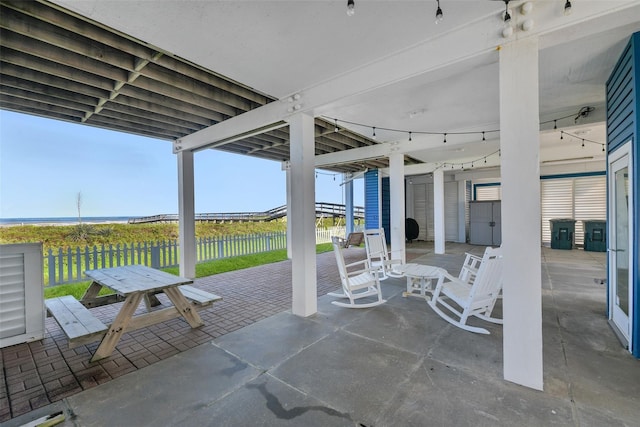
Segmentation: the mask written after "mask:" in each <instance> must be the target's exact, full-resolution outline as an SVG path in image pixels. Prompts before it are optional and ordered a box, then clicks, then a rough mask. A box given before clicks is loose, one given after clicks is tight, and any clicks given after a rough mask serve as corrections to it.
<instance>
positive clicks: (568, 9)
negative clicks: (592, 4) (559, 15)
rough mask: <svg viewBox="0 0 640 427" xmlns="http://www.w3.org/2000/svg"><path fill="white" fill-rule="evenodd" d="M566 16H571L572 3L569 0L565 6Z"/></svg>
mask: <svg viewBox="0 0 640 427" xmlns="http://www.w3.org/2000/svg"><path fill="white" fill-rule="evenodd" d="M564 14H565V16H567V15H571V2H570V1H569V0H567V1H566V2H565V4H564Z"/></svg>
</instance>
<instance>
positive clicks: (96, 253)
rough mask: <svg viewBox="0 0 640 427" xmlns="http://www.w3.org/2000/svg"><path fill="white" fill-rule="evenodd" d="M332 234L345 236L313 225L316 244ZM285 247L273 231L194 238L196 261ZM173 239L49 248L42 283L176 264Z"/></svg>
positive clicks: (339, 229)
mask: <svg viewBox="0 0 640 427" xmlns="http://www.w3.org/2000/svg"><path fill="white" fill-rule="evenodd" d="M331 236H341V237H344V236H345V227H331V228H326V229H320V228H318V229H316V244H320V243H328V242H331ZM286 248H287V233H286V232H284V231H282V232H273V233H261V234H246V235H239V236H222V237H202V238H199V239H196V254H197V262H198V263H200V262H206V261H212V260H216V259H222V258H230V257H235V256H241V255H251V254H257V253H261V252H269V251H274V250H278V249H286ZM179 249H180V248H179V245H178V242H177V241H176V240H168V241H159V242H144V243H131V244H122V245H120V244H117V245H101V246H93V247H89V246H85V247H84V248H81V247H76V248H75V249H73V248H69V249H66V250H63V249H58V250H57V251H56V250H53V249H49V251H48V253H47V254H45V255H44V270H45V277H44V283H45V285H48V286H53V285H59V284H63V283H73V282H81V281H85V280H87V278H86V276H85V275H84V271H85V270H95V269H97V268H110V267H119V266H123V265H132V264H142V265H148V266H150V267H153V268H167V267H177V266H178V262H179V255H180V254H179Z"/></svg>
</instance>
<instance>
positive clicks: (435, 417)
mask: <svg viewBox="0 0 640 427" xmlns="http://www.w3.org/2000/svg"><path fill="white" fill-rule="evenodd" d="M482 249H483V248H482V247H478V246H469V245H462V244H459V245H458V244H456V245H451V246H450V247H449V248H448V251H447V252H448V253H447V254H446V255H437V254H435V253H434V250H433V246H432V245H431V244H427V243H419V244H414V245H411V246H409V247H408V256H409V258H410V259H411V260H412V262H417V263H423V264H431V265H439V266H442V267H445V268H447V269H448V270H449V271H452V272H455V271H456V270H457V269H458V268H459V266H460V265H461V264H462V262H463V259H464V252H465V251H472V252H474V253H480V252H482ZM347 256H348V258H349V259H350V260H356V259H362V258H363V257H364V256H365V254H364V248H350V249H348V250H347ZM541 258H542V264H541V273H542V277H543V334H544V339H545V342H544V381H545V385H546V387H545V390H544V392H540V391H534V390H531V389H529V388H524V387H520V386H517V385H514V384H511V383H509V382H505V381H503V380H502V378H501V376H502V369H503V366H502V364H503V357H502V339H503V334H502V328H501V327H500V326H496V325H491V324H486V323H483V322H480V323H482V324H483V326H487V327H488V328H489V329H490V331H491V335H477V334H471V333H468V332H465V331H463V330H460V329H458V328H455V327H453V326H451V325H449V324H448V323H446V322H444V321H443V320H442V319H440V318H439V317H438V316H437V315H436V314H435V313H434V312H433V311H432V310H431V309H430V308H429V307H428V306H427V304H426V303H425V302H424V301H423V300H421V299H419V298H403V297H402V295H401V294H402V291H403V289H404V287H405V283H404V280H403V279H388V280H386V281H384V282H383V292H384V295H385V298H387V299H388V302H387V303H386V304H383V305H381V306H378V307H375V308H371V309H366V310H350V309H345V308H339V307H336V306H334V305H332V304H331V300H332V298H330V297H327V296H322V295H321V296H320V297H319V299H318V313H316V314H315V315H313V316H309V317H308V318H302V317H299V316H295V315H292V314H291V311H290V310H289V309H288V307H290V298H291V295H290V287H289V286H288V283H289V280H290V263H289V262H283V263H278V264H274V265H268V266H262V267H255V268H251V269H247V270H243V271H239V272H233V273H225V274H221V275H218V276H211V277H208V278H203V279H199V280H198V281H197V282H196V285H197V286H199V287H201V288H203V289H209V290H215V291H216V292H217V293H219V294H221V295H222V296H223V297H224V298H225V301H231V300H233V301H234V302H233V303H230V304H231V305H234V307H233V309H231V310H228V308H230V307H224V308H221V307H215V306H214V307H212V308H210V309H208V310H207V311H208V312H210V313H209V314H205V315H206V316H208V317H209V319H210V320H211V321H212V323H211V324H208V326H207V327H205V328H203V329H202V330H195V331H192V330H189V328H188V325H186V322H183V321H181V320H176V321H172V322H170V324H166V325H159V326H158V327H159V328H171V329H175V328H176V327H178V325H174V324H173V323H174V322H177V323H185V325H186V326H185V325H183V326H184V328H183V329H185V331H184V335H182V336H180V337H178V336H177V335H176V336H175V338H176V339H177V341H174V342H172V343H171V344H172V345H171V346H170V347H171V348H170V349H169V348H167V346H166V345H164V344H162V343H161V342H159V341H158V339H157V338H155V337H153V335H154V333H156V332H157V331H156V330H155V329H156V328H149V330H146V331H145V330H142V331H139V334H137V336H132V337H130V338H129V339H127V340H126V341H127V342H125V343H123V344H121V345H119V347H118V352H117V353H118V354H114V355H113V356H112V357H110V358H108V359H105V361H104V362H100V364H99V366H100V367H102V368H103V369H104V370H105V371H108V370H109V369H110V366H113V365H115V364H120V365H122V362H121V361H122V360H127V361H129V363H131V364H132V365H133V366H132V367H131V369H130V371H131V372H129V370H127V371H126V372H121V375H112V376H109V375H104V376H96V377H94V378H93V380H94V381H95V382H93V383H90V382H88V381H86V378H85V382H82V381H81V385H82V387H81V388H83V389H85V390H84V391H81V390H80V388H77V389H76V390H73V391H69V390H68V389H66V387H65V385H63V384H62V383H61V384H60V386H59V387H58V388H57V389H56V388H48V387H49V386H47V388H46V392H45V394H44V395H43V396H42V397H39V398H37V399H32V402H33V401H35V402H40V404H43V403H45V404H44V405H43V406H42V407H37V405H36V407H34V410H33V411H31V412H29V413H27V414H23V415H22V416H18V417H15V418H14V419H11V420H8V419H7V417H6V416H5V417H4V418H3V420H4V421H6V423H5V424H4V425H6V426H7V427H9V426H19V425H22V424H24V423H25V422H26V421H27V420H29V419H36V418H38V417H40V416H43V415H45V414H50V413H54V412H56V411H59V410H61V411H65V414H66V415H67V422H66V424H65V425H83V426H91V425H96V426H98V425H193V426H196V425H208V424H213V425H249V424H255V423H259V424H260V423H261V425H322V426H326V425H365V426H373V425H377V426H385V425H389V426H391V425H415V426H420V425H474V426H482V425H487V426H489V425H491V426H494V425H505V426H506V425H527V426H529V425H530V426H539V425H585V426H589V425H593V426H599V425H611V426H617V425H619V426H623V425H634V424H635V423H636V422H637V420H638V419H639V418H640V409H639V408H638V406H637V402H636V396H638V394H639V393H640V369H638V368H639V366H638V360H636V359H635V358H633V357H632V356H631V355H630V354H629V353H628V352H626V351H624V350H623V349H622V348H621V347H620V345H619V343H618V341H617V339H616V338H615V336H614V335H613V333H612V331H611V329H610V327H609V326H608V325H607V321H606V316H605V313H604V307H605V299H606V296H605V287H604V286H603V285H602V284H600V283H599V279H600V278H602V277H603V275H604V274H605V255H604V254H603V253H595V252H585V251H581V250H573V251H565V250H554V249H548V248H543V249H542V253H541ZM318 265H319V266H321V267H322V268H321V269H320V271H322V274H321V275H320V276H319V277H318V284H319V287H320V288H321V289H322V291H321V292H325V291H330V290H335V288H336V285H337V284H338V283H339V282H338V278H337V271H336V267H335V260H334V258H333V254H331V253H325V254H321V255H319V256H318ZM276 271H278V272H280V273H281V275H280V276H278V280H277V281H274V280H271V278H273V277H274V272H276ZM596 279H598V280H596ZM247 283H251V289H248V287H247ZM321 292H319V293H321ZM256 297H258V299H260V300H261V301H262V302H261V303H260V304H259V305H260V306H262V309H259V308H258V306H257V305H256V304H258V302H257V301H256ZM251 301H253V303H252V302H251ZM243 304H244V305H243ZM243 307H244V309H243ZM500 308H501V307H497V310H500ZM94 310H97V309H94ZM224 313H228V314H229V315H231V314H233V316H235V318H228V319H226V320H224V321H223V322H222V323H221V322H220V319H219V318H216V319H213V317H219V316H225V314H224ZM221 326H223V327H226V328H228V331H226V330H223V329H219V328H220V327H221ZM48 327H49V334H50V336H48V337H47V338H46V340H45V341H44V343H43V345H44V347H45V348H41V344H40V343H31V344H24V345H21V346H18V347H19V348H18V349H17V350H19V351H18V352H19V353H21V354H22V356H21V357H22V359H21V360H22V361H23V362H24V361H25V360H26V358H25V354H26V353H31V354H32V355H33V363H35V365H36V366H35V367H36V369H37V371H38V375H37V377H36V378H32V379H31V380H30V381H31V382H33V381H36V382H37V381H38V380H39V381H40V382H41V384H49V383H50V380H51V372H49V371H47V369H46V367H47V366H48V365H49V364H50V363H51V360H49V361H46V360H45V359H46V357H53V356H54V353H56V352H59V353H60V354H61V356H62V358H61V359H59V362H57V363H58V365H60V366H58V367H57V368H56V369H57V370H59V371H61V370H64V369H67V370H70V368H71V367H72V366H73V364H75V363H79V362H81V361H80V359H81V358H84V359H87V360H88V357H89V354H88V351H87V352H85V353H84V354H83V353H82V352H80V353H79V354H74V352H69V351H66V350H65V344H66V342H65V340H64V339H63V338H60V337H58V334H57V333H56V331H55V324H54V323H51V324H48ZM215 328H218V329H216V330H214V329H215ZM180 333H181V334H182V333H183V331H180ZM131 335H133V334H131ZM132 341H135V342H136V343H137V346H138V347H139V348H138V351H139V352H144V351H146V352H147V354H148V355H147V356H146V357H145V358H144V359H145V360H146V362H147V363H142V364H139V363H136V355H135V354H134V353H133V352H130V351H129V350H128V348H129V347H131V342H132ZM189 343H192V344H189ZM14 347H15V346H14ZM14 347H12V348H9V349H3V351H2V352H3V360H4V370H3V371H5V372H8V373H11V372H14V371H15V367H16V366H17V365H18V366H24V364H25V363H21V364H17V365H16V363H15V360H16V359H15V358H14V357H13V356H12V353H11V351H12V349H13V350H15V348H14ZM85 362H86V360H85ZM147 364H148V365H149V366H146V365H147ZM143 366H146V367H144V368H143V369H139V368H142V367H143ZM95 368H98V366H96V367H95ZM125 373H126V375H124V374H125ZM169 373H170V374H169ZM72 375H75V376H76V377H77V378H78V377H79V376H82V373H80V374H77V373H74V374H72ZM16 378H20V375H18V376H11V377H6V378H5V385H6V388H8V389H9V390H10V395H9V398H10V399H14V398H15V397H16V396H19V393H16V392H15V389H16V386H17V383H16ZM62 382H64V381H62ZM98 384H100V385H99V386H98ZM6 388H5V389H6ZM32 396H33V395H32ZM48 400H51V401H52V402H53V403H52V404H51V405H47V404H46V403H47V401H48ZM72 414H73V415H72ZM15 415H20V414H18V413H16V414H15Z"/></svg>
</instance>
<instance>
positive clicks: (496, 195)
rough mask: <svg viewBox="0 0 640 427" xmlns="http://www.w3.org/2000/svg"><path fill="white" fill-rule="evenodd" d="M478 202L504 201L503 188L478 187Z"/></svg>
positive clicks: (498, 186) (497, 186)
mask: <svg viewBox="0 0 640 427" xmlns="http://www.w3.org/2000/svg"><path fill="white" fill-rule="evenodd" d="M475 192H476V200H477V201H480V202H482V201H485V200H502V188H501V187H500V184H495V185H482V186H480V185H476V188H475Z"/></svg>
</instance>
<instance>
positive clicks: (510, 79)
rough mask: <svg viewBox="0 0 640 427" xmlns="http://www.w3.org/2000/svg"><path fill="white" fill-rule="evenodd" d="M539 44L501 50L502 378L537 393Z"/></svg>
mask: <svg viewBox="0 0 640 427" xmlns="http://www.w3.org/2000/svg"><path fill="white" fill-rule="evenodd" d="M539 147H540V141H539V111H538V40H537V38H527V39H524V40H518V41H514V42H513V43H510V44H507V45H504V46H502V49H501V50H500V149H501V153H502V158H501V175H502V247H503V249H504V274H503V286H504V288H503V318H504V327H503V330H504V337H503V346H504V378H505V379H506V380H509V381H513V382H514V383H517V384H521V385H524V386H527V387H531V388H534V389H537V390H542V387H543V380H542V374H543V365H542V300H541V298H542V297H541V283H542V278H541V272H540V261H541V255H540V166H539V163H540V161H539V157H540V156H539V154H540V153H539V151H540V150H539Z"/></svg>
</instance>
